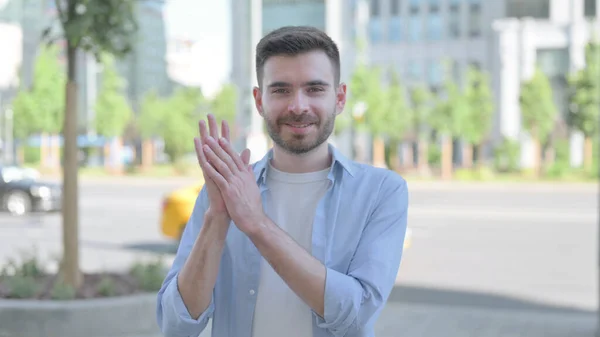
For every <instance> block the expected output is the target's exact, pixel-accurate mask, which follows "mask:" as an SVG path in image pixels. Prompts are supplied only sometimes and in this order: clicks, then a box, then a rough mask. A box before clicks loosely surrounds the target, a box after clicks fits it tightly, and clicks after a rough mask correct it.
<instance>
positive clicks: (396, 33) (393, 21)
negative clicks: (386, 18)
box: [389, 16, 402, 42]
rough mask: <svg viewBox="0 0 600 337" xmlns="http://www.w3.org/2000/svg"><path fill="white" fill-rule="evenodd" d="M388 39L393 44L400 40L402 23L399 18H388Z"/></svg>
mask: <svg viewBox="0 0 600 337" xmlns="http://www.w3.org/2000/svg"><path fill="white" fill-rule="evenodd" d="M389 29H390V31H389V39H390V41H393V42H398V41H400V40H402V22H401V21H400V18H399V17H397V16H396V17H391V18H390V27H389Z"/></svg>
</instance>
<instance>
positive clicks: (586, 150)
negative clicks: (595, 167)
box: [583, 137, 594, 171]
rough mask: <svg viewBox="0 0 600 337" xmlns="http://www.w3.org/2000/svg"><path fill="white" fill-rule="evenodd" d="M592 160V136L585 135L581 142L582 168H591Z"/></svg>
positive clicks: (587, 169)
mask: <svg viewBox="0 0 600 337" xmlns="http://www.w3.org/2000/svg"><path fill="white" fill-rule="evenodd" d="M593 161H594V150H593V144H592V137H585V141H584V143H583V168H584V169H585V170H586V171H589V170H591V169H592V163H593Z"/></svg>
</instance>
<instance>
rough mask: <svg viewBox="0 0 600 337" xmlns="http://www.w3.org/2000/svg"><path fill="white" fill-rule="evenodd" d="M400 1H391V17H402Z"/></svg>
mask: <svg viewBox="0 0 600 337" xmlns="http://www.w3.org/2000/svg"><path fill="white" fill-rule="evenodd" d="M400 8H401V7H400V0H390V15H391V16H400Z"/></svg>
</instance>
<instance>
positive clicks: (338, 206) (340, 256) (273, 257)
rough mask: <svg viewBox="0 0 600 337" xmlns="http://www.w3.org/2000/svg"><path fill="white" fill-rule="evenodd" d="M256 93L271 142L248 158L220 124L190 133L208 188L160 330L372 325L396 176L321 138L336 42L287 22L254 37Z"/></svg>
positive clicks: (276, 331) (342, 90)
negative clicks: (354, 158)
mask: <svg viewBox="0 0 600 337" xmlns="http://www.w3.org/2000/svg"><path fill="white" fill-rule="evenodd" d="M256 52H257V55H256V74H257V79H258V84H259V85H258V87H257V88H254V91H253V94H254V99H255V103H256V108H257V110H258V112H259V113H260V115H261V116H262V117H263V118H264V120H265V122H266V125H267V129H268V132H269V135H270V137H271V138H272V139H273V143H274V145H273V148H272V149H271V150H270V151H269V153H268V154H267V155H266V156H265V157H264V158H263V159H262V160H261V161H259V162H257V163H255V164H253V165H251V166H249V165H248V160H249V155H250V153H249V151H248V150H245V151H243V152H242V154H241V155H238V154H237V153H236V152H235V151H234V150H233V149H232V147H231V145H230V143H229V140H228V137H229V127H228V126H227V124H226V123H222V125H221V137H220V138H219V135H218V127H217V122H216V121H215V119H214V117H212V116H209V117H208V130H207V125H206V124H205V122H204V121H201V122H200V123H199V124H200V125H199V128H200V139H195V144H196V152H197V155H198V161H199V163H200V166H201V168H202V171H203V174H204V178H205V181H206V183H205V187H204V188H203V189H202V191H201V192H200V195H199V197H198V199H197V201H196V205H195V208H194V211H193V214H192V216H191V218H190V220H189V222H188V224H187V226H186V229H185V231H184V233H183V236H182V238H181V243H180V247H179V250H178V252H177V256H176V257H175V261H174V263H173V266H172V268H171V270H170V271H169V273H168V275H167V277H166V279H165V281H164V284H163V286H162V288H161V290H160V291H159V293H158V304H157V306H158V308H157V316H158V323H159V325H160V327H161V329H162V331H163V333H164V334H165V335H166V336H168V337H188V336H198V335H199V334H200V333H201V332H202V331H203V330H204V329H205V327H206V325H207V323H208V320H209V319H210V318H212V321H213V322H212V334H213V336H215V337H216V336H218V337H251V336H254V337H270V336H278V337H279V336H315V337H324V336H361V337H362V336H373V325H374V323H375V321H376V318H377V317H378V315H379V313H380V311H381V309H382V308H383V306H384V304H385V302H386V300H387V298H388V295H389V294H390V292H391V290H392V288H393V285H394V281H395V279H396V274H397V272H398V268H399V264H400V258H401V255H402V247H403V242H404V236H405V232H406V222H407V220H406V218H407V208H408V191H407V186H406V182H405V181H404V179H402V178H401V177H400V176H399V175H397V174H395V173H394V172H391V171H389V170H384V169H379V168H374V167H371V166H367V165H363V164H358V163H355V162H352V161H350V160H348V159H347V158H345V157H344V156H342V155H341V154H340V153H339V152H338V151H337V150H336V149H335V148H334V147H333V146H331V145H329V144H328V143H327V139H328V138H329V136H330V135H331V133H332V131H333V127H334V121H335V117H336V116H337V115H338V114H340V113H341V112H342V110H343V108H344V105H345V103H346V85H345V84H343V83H340V59H339V52H338V49H337V47H336V45H335V43H334V42H333V41H332V40H331V39H330V38H329V37H328V36H327V35H326V34H324V33H323V32H321V31H319V30H317V29H314V28H310V27H284V28H281V29H278V30H275V31H273V32H272V33H270V34H268V35H266V36H265V37H264V38H263V39H262V40H261V41H260V42H259V44H258V45H257V48H256Z"/></svg>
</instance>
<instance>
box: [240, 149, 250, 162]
mask: <svg viewBox="0 0 600 337" xmlns="http://www.w3.org/2000/svg"><path fill="white" fill-rule="evenodd" d="M240 157H242V162H243V163H244V165H248V164H250V150H249V149H245V150H244V151H242V154H241V155H240Z"/></svg>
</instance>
